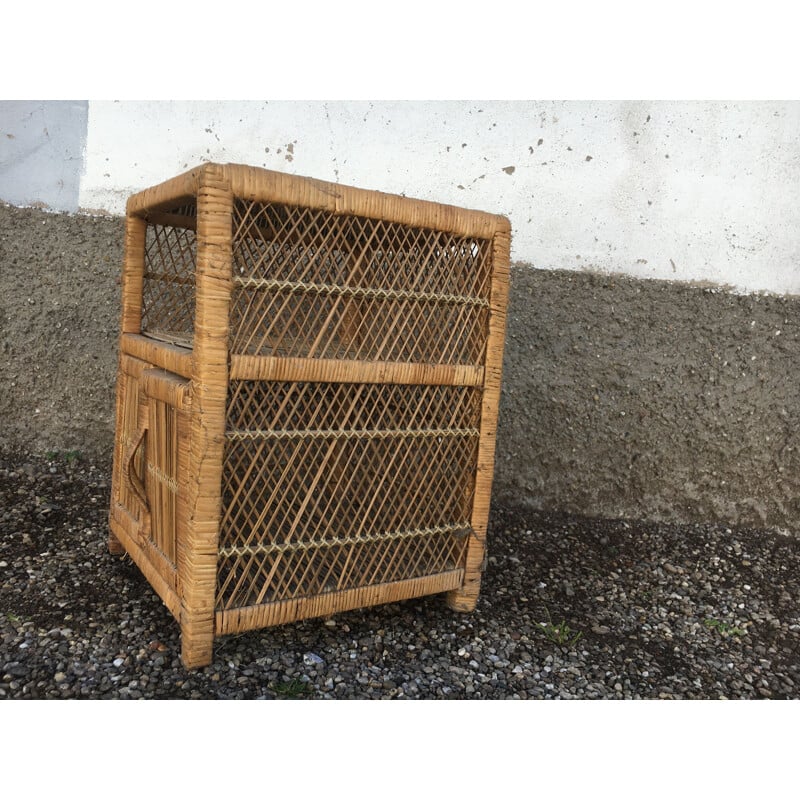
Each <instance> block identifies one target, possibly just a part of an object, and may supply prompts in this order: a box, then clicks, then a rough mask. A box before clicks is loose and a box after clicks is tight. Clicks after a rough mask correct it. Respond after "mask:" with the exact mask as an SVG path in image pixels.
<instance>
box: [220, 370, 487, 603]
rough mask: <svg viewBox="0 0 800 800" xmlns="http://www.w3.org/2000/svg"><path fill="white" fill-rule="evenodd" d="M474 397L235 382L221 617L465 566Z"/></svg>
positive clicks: (421, 390)
mask: <svg viewBox="0 0 800 800" xmlns="http://www.w3.org/2000/svg"><path fill="white" fill-rule="evenodd" d="M480 400H481V393H480V390H478V389H475V388H473V387H463V386H401V385H389V384H352V383H342V384H326V383H268V382H258V381H234V382H232V385H231V390H230V395H229V402H228V429H227V433H226V438H227V441H226V448H225V458H224V471H223V518H222V523H221V532H220V562H219V577H218V588H217V607H218V608H226V609H227V608H235V607H241V606H247V605H256V604H259V603H265V602H274V601H278V600H285V599H289V598H294V597H300V596H313V595H316V594H321V593H324V592H330V591H337V590H343V589H350V588H355V587H359V586H367V585H372V584H376V583H384V582H389V581H395V580H403V579H406V578H415V577H420V576H425V575H434V574H438V573H440V572H444V571H446V570H449V569H454V568H457V567H459V566H462V565H463V564H462V562H463V556H464V553H465V545H466V541H467V534H468V533H469V531H470V527H469V524H470V523H469V520H470V510H471V506H472V498H473V491H474V479H475V474H474V465H475V462H476V457H477V447H478V440H479V435H478V423H479V415H480Z"/></svg>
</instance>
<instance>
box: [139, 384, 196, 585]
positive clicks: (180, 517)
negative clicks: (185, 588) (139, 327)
mask: <svg viewBox="0 0 800 800" xmlns="http://www.w3.org/2000/svg"><path fill="white" fill-rule="evenodd" d="M141 383H142V390H143V392H144V395H145V397H146V399H147V400H146V402H147V434H146V437H147V443H146V447H145V452H146V463H145V473H144V481H143V483H144V490H145V495H146V497H147V506H148V511H149V514H150V525H149V527H148V528H147V539H148V542H147V544H148V545H149V547H150V548H154V549H155V551H156V553H155V554H156V555H157V556H159V557H160V558H159V559H158V560H165V561H166V565H165V566H167V567H168V569H170V570H171V571H173V572H174V571H175V569H176V565H177V543H178V536H179V535H180V532H181V530H182V529H183V528H184V519H185V516H184V511H185V509H184V502H185V500H186V491H185V485H186V476H187V472H188V455H189V397H190V383H189V381H187V380H186V379H184V378H182V377H180V376H179V375H175V374H173V373H171V372H167V371H166V370H163V369H155V368H152V369H146V370H144V372H143V373H142V380H141ZM165 577H166V576H165Z"/></svg>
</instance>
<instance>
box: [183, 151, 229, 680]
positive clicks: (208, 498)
mask: <svg viewBox="0 0 800 800" xmlns="http://www.w3.org/2000/svg"><path fill="white" fill-rule="evenodd" d="M232 209H233V196H232V194H231V191H230V187H229V186H228V184H227V181H226V180H225V178H224V175H223V173H222V169H221V168H220V167H218V166H216V165H206V167H205V168H204V169H203V172H202V175H201V177H200V187H199V191H198V196H197V294H196V304H197V305H196V314H195V337H194V352H193V357H192V381H193V397H192V407H191V423H190V430H191V434H190V439H191V452H190V454H189V478H190V479H189V481H188V487H187V488H188V497H187V517H188V519H187V523H188V524H187V526H186V532H185V536H181V537H180V538H179V541H178V579H179V586H180V595H181V659H182V661H183V664H184V666H185V667H187V668H188V669H191V668H194V667H203V666H207V665H208V664H210V663H211V661H212V658H213V643H214V622H215V617H214V613H215V608H214V605H215V594H216V586H217V560H218V550H219V525H220V518H221V510H222V459H223V457H224V444H225V413H226V401H227V391H228V325H229V322H228V318H229V300H230V288H231V213H232Z"/></svg>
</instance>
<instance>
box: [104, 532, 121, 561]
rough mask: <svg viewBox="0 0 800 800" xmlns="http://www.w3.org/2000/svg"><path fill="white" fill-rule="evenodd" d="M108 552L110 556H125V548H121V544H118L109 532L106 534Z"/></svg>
mask: <svg viewBox="0 0 800 800" xmlns="http://www.w3.org/2000/svg"><path fill="white" fill-rule="evenodd" d="M108 552H109V553H111V555H112V556H121V555H124V554H125V548H124V547H123V546H122V542H120V540H119V539H117V537H116V536H114V534H113V533H112V532H111V531H110V530H109V532H108Z"/></svg>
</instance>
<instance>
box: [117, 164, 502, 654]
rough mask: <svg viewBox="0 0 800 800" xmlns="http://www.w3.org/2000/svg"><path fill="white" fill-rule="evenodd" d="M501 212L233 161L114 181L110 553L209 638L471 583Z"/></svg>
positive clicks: (495, 343)
mask: <svg viewBox="0 0 800 800" xmlns="http://www.w3.org/2000/svg"><path fill="white" fill-rule="evenodd" d="M509 237H510V228H509V224H508V221H507V220H506V219H505V218H504V217H500V216H496V215H492V214H485V213H483V212H478V211H469V210H465V209H460V208H455V207H452V206H445V205H441V204H436V203H430V202H424V201H418V200H411V199H408V198H404V197H397V196H393V195H387V194H383V193H380V192H374V191H367V190H363V189H356V188H352V187H345V186H340V185H338V184H329V183H324V182H322V181H316V180H312V179H309V178H299V177H296V176H290V175H283V174H280V173H275V172H270V171H267V170H261V169H256V168H252V167H246V166H241V165H230V164H228V165H218V164H205V165H203V166H201V167H198V168H197V169H195V170H192V171H190V172H187V173H185V174H184V175H181V176H179V177H177V178H173V179H172V180H169V181H167V182H166V183H163V184H161V185H159V186H156V187H153V188H151V189H147V190H145V191H143V192H140V193H139V194H137V195H134V196H133V197H131V199H130V200H129V202H128V210H127V223H126V255H125V265H124V271H123V298H122V332H121V338H120V365H119V375H118V381H117V436H116V449H115V453H114V477H113V487H112V501H111V514H110V524H111V531H112V535H111V540H110V544H111V547H112V549H114V550H117V551H118V550H120V549H121V548H124V549H125V550H126V551H127V552H128V553H129V554H130V555H131V557H132V558H133V559H134V561H135V562H136V563H137V564H138V565H139V567H140V568H141V570H142V572H143V573H144V575H145V576H146V577H147V578H148V580H149V581H150V582H151V584H152V585H153V587H154V588H155V589H156V591H157V592H158V593H159V595H160V596H161V597H162V598H163V600H164V602H165V603H166V604H167V606H168V607H169V608H170V610H171V611H172V613H173V614H174V615H175V616H176V618H177V619H178V620H179V621H180V624H181V632H182V657H183V661H184V664H186V666H188V667H196V666H202V665H205V664H208V663H210V661H211V659H212V646H213V640H214V637H215V636H219V635H224V634H230V633H237V632H241V631H245V630H249V629H252V628H257V627H262V626H267V625H274V624H278V623H284V622H290V621H293V620H297V619H301V618H305V617H311V616H320V615H328V614H333V613H336V612H339V611H344V610H347V609H352V608H357V607H364V606H369V605H374V604H377V603H385V602H391V601H396V600H402V599H406V598H410V597H417V596H421V595H427V594H436V593H439V592H448V602H449V604H450V606H451V607H452V608H455V609H458V610H462V611H469V610H471V609H472V608H474V606H475V603H476V601H477V597H478V591H479V586H480V576H481V571H482V568H483V564H484V559H485V537H486V527H487V521H488V513H489V500H490V493H491V483H492V470H493V460H494V441H495V431H496V424H497V410H498V402H499V392H500V377H501V367H502V351H503V337H504V330H505V311H506V302H507V294H508V258H509Z"/></svg>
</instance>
